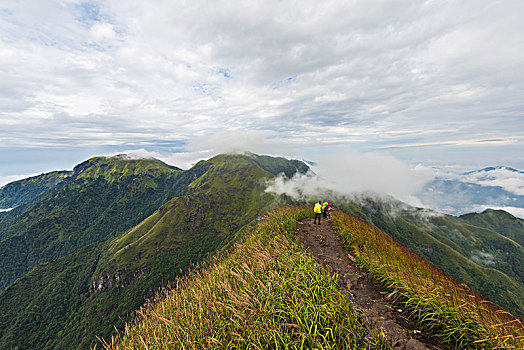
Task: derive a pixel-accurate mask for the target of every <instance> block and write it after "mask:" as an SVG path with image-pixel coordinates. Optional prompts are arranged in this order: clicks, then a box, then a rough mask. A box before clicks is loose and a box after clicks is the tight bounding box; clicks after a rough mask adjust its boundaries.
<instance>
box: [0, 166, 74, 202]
mask: <svg viewBox="0 0 524 350" xmlns="http://www.w3.org/2000/svg"><path fill="white" fill-rule="evenodd" d="M69 175H71V172H70V171H54V172H51V173H47V174H42V175H38V176H33V177H29V178H27V179H23V180H18V181H15V182H11V183H8V184H7V185H5V186H3V187H2V188H0V209H8V208H14V207H18V206H20V205H22V204H26V203H29V202H30V201H32V200H33V199H35V198H36V197H38V196H40V195H41V194H43V193H45V192H47V191H49V190H50V189H52V188H53V187H55V186H56V185H57V184H59V183H60V182H62V181H64V179H66V178H67V177H68V176H69Z"/></svg>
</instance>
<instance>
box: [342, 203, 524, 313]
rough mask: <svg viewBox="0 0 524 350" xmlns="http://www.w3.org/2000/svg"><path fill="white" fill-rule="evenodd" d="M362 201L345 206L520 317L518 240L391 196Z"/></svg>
mask: <svg viewBox="0 0 524 350" xmlns="http://www.w3.org/2000/svg"><path fill="white" fill-rule="evenodd" d="M362 204H363V205H362V206H361V207H357V206H355V205H354V204H353V205H351V206H347V207H346V209H347V210H348V212H350V213H352V214H354V215H355V216H357V217H359V218H362V219H364V220H366V221H368V222H370V223H372V224H374V225H375V226H377V227H379V228H380V229H382V230H384V231H385V232H387V233H388V234H389V235H391V236H392V237H393V238H394V239H396V240H397V241H399V242H400V243H402V244H403V245H405V246H406V247H408V248H409V249H411V250H412V251H414V252H416V253H417V254H419V255H421V256H423V257H424V258H426V259H428V260H429V261H431V262H432V263H433V264H435V265H436V266H438V267H440V268H441V269H443V270H444V271H445V272H446V273H448V274H449V275H451V276H453V277H455V278H457V279H458V280H460V281H462V282H463V283H466V284H467V285H469V286H470V287H471V288H473V289H474V290H475V291H477V292H478V293H481V294H482V295H483V296H484V297H485V298H487V299H489V300H491V301H493V302H495V303H498V304H499V305H501V306H502V307H504V308H505V309H506V310H509V311H511V312H513V313H514V314H516V315H518V316H519V317H524V283H523V280H522V278H523V276H524V274H523V271H522V269H523V267H524V250H523V249H522V247H521V246H520V245H519V244H517V243H516V242H514V241H512V240H511V239H508V238H507V237H505V236H503V235H501V234H499V233H497V232H495V231H493V230H490V229H487V228H484V227H479V226H474V225H471V224H470V223H468V222H466V221H465V220H463V219H461V218H458V217H454V216H451V215H441V214H438V213H434V212H431V211H428V210H422V209H416V208H413V207H409V206H406V205H405V204H403V203H400V202H396V201H393V200H383V201H381V200H378V199H373V200H371V199H367V200H363V203H362ZM355 208H357V209H358V210H356V209H355Z"/></svg>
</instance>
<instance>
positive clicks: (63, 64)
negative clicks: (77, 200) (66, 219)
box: [0, 0, 524, 165]
mask: <svg viewBox="0 0 524 350" xmlns="http://www.w3.org/2000/svg"><path fill="white" fill-rule="evenodd" d="M523 12H524V3H522V2H521V1H501V2H493V1H488V0H475V1H473V0H468V1H461V2H454V1H446V0H436V1H435V0H433V1H415V0H397V1H392V0H372V1H367V2H355V1H328V2H318V1H309V0H307V1H287V2H282V1H277V0H269V1H250V2H249V3H242V4H239V3H238V2H232V1H225V2H221V4H220V6H209V3H208V2H207V1H200V0H195V1H192V2H191V3H190V4H189V3H185V2H180V1H175V2H173V1H167V0H154V1H148V2H144V1H126V2H125V3H122V2H121V1H116V0H100V1H97V0H93V1H78V0H68V1H54V0H51V1H45V2H42V1H36V0H30V1H23V2H20V1H10V0H8V1H4V2H3V3H2V5H1V8H0V30H1V32H2V36H1V38H0V52H1V54H0V67H2V68H1V69H0V92H1V93H0V145H1V146H0V148H2V151H7V150H13V149H42V148H48V149H53V150H56V149H60V150H67V149H72V148H73V147H74V148H83V149H90V148H93V149H94V148H97V147H98V148H99V147H102V146H103V147H107V148H111V149H114V150H115V151H122V150H126V149H140V148H144V149H147V150H148V151H154V152H163V153H167V152H171V153H176V152H191V150H190V148H191V147H192V146H191V145H193V144H195V143H199V142H200V141H196V140H195V139H196V138H205V137H209V138H213V137H215V136H214V135H228V133H231V132H236V133H238V132H245V133H246V137H248V138H249V137H250V135H251V136H253V135H258V134H262V135H272V136H271V137H272V138H275V139H278V140H279V141H280V142H281V143H283V144H284V149H286V147H287V146H289V144H291V145H292V146H293V147H294V146H296V145H310V144H312V143H315V144H319V145H322V146H325V147H329V146H331V145H338V144H345V145H352V146H354V148H355V149H356V150H359V151H361V152H364V153H368V152H370V151H375V152H377V151H378V150H390V151H391V150H392V152H397V153H396V154H397V157H398V156H399V155H400V156H401V157H402V158H403V159H404V160H405V161H408V162H410V163H411V162H413V163H417V162H421V161H427V152H426V151H427V150H428V149H430V150H437V151H438V152H439V154H444V155H445V157H448V159H452V160H453V161H454V162H460V161H464V160H466V159H470V157H469V156H470V155H471V153H475V152H477V153H478V152H479V150H480V151H485V150H487V149H489V150H493V153H489V155H490V157H491V158H490V159H492V160H495V159H500V155H501V154H502V153H505V154H510V155H511V156H508V157H507V158H508V159H513V160H514V161H515V162H521V163H522V164H524V156H523V155H522V152H518V150H519V149H520V150H521V149H522V147H523V143H524V135H523V133H522V130H524V125H523V119H522V113H523V111H524V104H523V102H522V98H521V97H522V96H523V92H524V68H523V67H522V64H521V63H522V62H523V61H524V37H523V36H522V35H521V33H522V32H523V31H524V22H523V21H522V20H521V16H520V14H521V13H523ZM57 57H60V60H57V59H56V58H57ZM250 133H251V134H250ZM472 135H474V136H472ZM252 138H253V142H256V137H252ZM236 141H239V142H240V141H241V142H244V141H243V140H235V139H232V140H228V142H227V143H228V144H227V145H225V148H231V147H230V146H232V145H234V144H235V142H236ZM202 147H204V145H203V146H202ZM98 148H97V149H98ZM420 149H422V150H423V152H417V150H420ZM401 150H407V151H406V152H407V153H406V152H401ZM303 153H304V154H306V153H307V152H305V151H304V152H303ZM20 154H21V155H22V154H23V152H20ZM280 154H282V153H281V152H280ZM484 154H488V153H486V152H484ZM410 155H411V156H410ZM415 156H416V159H414V158H415ZM445 157H443V158H444V159H446V158H445ZM487 165H491V164H487Z"/></svg>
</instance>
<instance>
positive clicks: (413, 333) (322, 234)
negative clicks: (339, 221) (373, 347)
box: [298, 219, 448, 350]
mask: <svg viewBox="0 0 524 350" xmlns="http://www.w3.org/2000/svg"><path fill="white" fill-rule="evenodd" d="M298 224H299V225H298V229H299V237H300V241H301V242H302V243H303V244H304V245H305V246H306V248H307V249H308V251H310V252H311V253H312V254H313V255H314V256H315V257H316V259H317V260H319V261H320V262H321V263H323V264H324V265H327V266H328V267H329V268H330V269H332V270H333V271H334V272H336V273H337V274H338V275H339V276H340V278H341V279H342V280H343V282H344V285H345V286H349V289H350V291H351V294H352V300H353V302H354V303H356V304H357V305H358V306H359V307H360V308H361V309H362V314H361V318H362V320H363V321H364V322H366V323H367V324H368V325H369V326H370V327H372V328H382V329H383V330H384V333H385V334H386V336H387V338H388V341H389V345H390V346H391V348H392V349H406V350H408V349H410V350H419V349H448V347H445V346H442V345H441V344H440V343H439V341H438V340H437V339H434V338H430V337H428V336H426V335H424V334H423V333H421V332H420V331H419V330H418V329H417V328H416V326H415V325H413V324H412V323H411V322H410V321H409V320H408V319H407V317H406V316H405V315H404V312H403V310H401V309H399V308H398V307H395V306H394V305H392V304H391V302H390V301H388V299H387V298H386V295H387V293H386V292H384V291H383V289H382V288H381V287H380V286H379V285H378V284H377V283H375V282H374V281H373V280H372V279H371V278H370V277H368V276H367V274H366V273H365V272H364V271H362V270H361V269H359V268H358V266H356V265H355V263H354V261H353V258H352V257H351V256H350V255H349V254H348V253H347V252H346V250H345V249H344V248H343V247H342V244H341V243H340V241H339V240H338V237H337V235H336V233H335V231H334V230H333V227H332V226H331V222H329V221H327V220H322V224H320V225H318V224H314V223H313V219H305V220H302V221H299V223H298Z"/></svg>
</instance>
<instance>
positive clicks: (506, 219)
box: [460, 209, 524, 247]
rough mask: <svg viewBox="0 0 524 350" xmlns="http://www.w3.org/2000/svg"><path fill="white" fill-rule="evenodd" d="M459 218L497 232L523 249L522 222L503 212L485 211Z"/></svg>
mask: <svg viewBox="0 0 524 350" xmlns="http://www.w3.org/2000/svg"><path fill="white" fill-rule="evenodd" d="M460 218H461V219H463V220H465V221H466V222H468V223H470V224H472V225H475V226H479V227H485V228H488V229H490V230H493V231H495V232H498V233H500V234H501V235H504V236H506V237H508V238H510V239H512V240H514V241H515V242H517V243H518V244H520V246H521V247H524V220H522V219H519V218H516V217H514V216H513V215H511V214H510V213H508V212H506V211H504V210H492V209H487V210H485V211H484V212H482V213H481V214H478V213H471V214H464V215H461V216H460Z"/></svg>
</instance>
